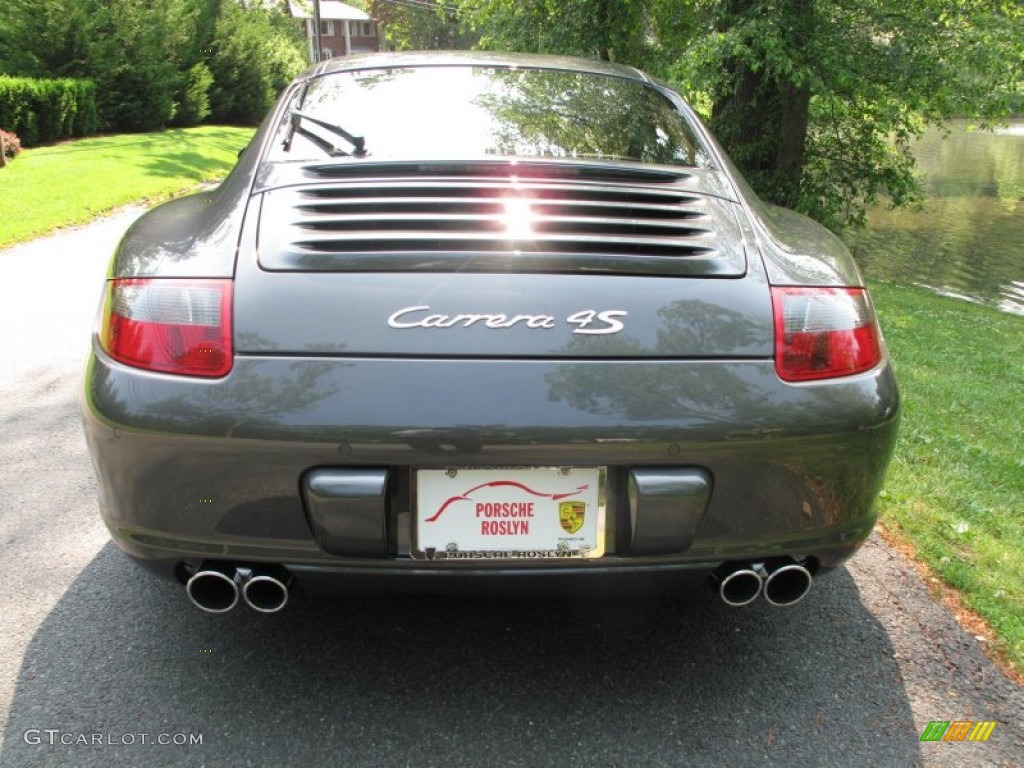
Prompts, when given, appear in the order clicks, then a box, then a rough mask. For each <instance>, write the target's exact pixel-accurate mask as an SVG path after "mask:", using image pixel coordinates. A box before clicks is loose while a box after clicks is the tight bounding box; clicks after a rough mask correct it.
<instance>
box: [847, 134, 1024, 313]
mask: <svg viewBox="0 0 1024 768" xmlns="http://www.w3.org/2000/svg"><path fill="white" fill-rule="evenodd" d="M914 155H915V157H916V158H917V163H918V167H919V169H920V171H921V174H922V177H923V182H924V191H925V195H926V201H925V203H924V205H923V206H922V208H921V209H920V210H902V211H887V210H885V209H884V208H882V207H878V208H876V209H874V210H872V211H869V212H868V226H867V228H866V229H865V230H864V231H861V232H851V233H849V234H848V235H847V242H848V243H849V245H850V247H851V249H852V250H853V252H854V255H855V256H856V257H857V262H858V263H859V264H860V267H861V269H862V270H864V273H865V275H866V276H867V277H868V278H869V279H871V278H881V279H886V280H894V281H896V282H900V283H905V284H918V285H925V286H928V287H930V288H933V289H934V290H937V291H939V292H941V293H943V294H947V295H951V296H956V297H959V298H966V299H969V300H974V301H980V302H983V303H986V304H990V305H992V306H996V307H998V308H1000V309H1002V310H1004V311H1007V312H1014V313H1016V314H1022V315H1024V249H1022V244H1024V120H1017V121H1014V122H1013V123H1012V124H1011V125H1010V126H1009V127H1008V128H1004V129H1002V130H999V131H996V132H985V131H969V130H967V126H966V124H959V125H954V127H953V131H952V132H951V133H950V135H949V136H948V137H946V138H943V135H942V133H941V132H939V131H932V132H929V133H928V134H926V135H925V136H924V137H923V138H922V140H921V141H920V142H919V143H918V144H917V145H916V146H915V148H914Z"/></svg>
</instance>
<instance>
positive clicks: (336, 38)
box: [305, 19, 380, 56]
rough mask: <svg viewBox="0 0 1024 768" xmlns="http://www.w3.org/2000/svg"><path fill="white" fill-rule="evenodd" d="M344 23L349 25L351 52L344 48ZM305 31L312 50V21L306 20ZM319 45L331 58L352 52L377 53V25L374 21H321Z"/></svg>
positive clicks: (378, 41)
mask: <svg viewBox="0 0 1024 768" xmlns="http://www.w3.org/2000/svg"><path fill="white" fill-rule="evenodd" d="M346 23H347V24H350V25H351V26H350V28H349V42H350V43H351V46H352V48H351V51H350V50H347V49H346V48H345V24H346ZM305 31H306V37H307V38H308V39H309V41H310V48H312V45H313V20H312V19H306V24H305ZM367 33H369V34H367ZM320 45H321V47H322V48H323V49H324V50H327V51H330V55H331V56H345V55H346V54H348V53H352V52H365V51H379V50H380V40H379V39H378V37H377V24H376V22H374V21H344V20H339V19H322V20H321V22H320Z"/></svg>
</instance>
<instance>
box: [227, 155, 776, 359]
mask: <svg viewBox="0 0 1024 768" xmlns="http://www.w3.org/2000/svg"><path fill="white" fill-rule="evenodd" d="M254 214H255V215H254ZM741 221H742V219H741V218H740V212H739V209H738V206H737V204H736V203H735V202H734V201H733V200H731V199H730V191H729V189H728V187H727V185H725V184H724V183H723V182H722V180H721V176H720V175H719V174H718V173H717V172H715V171H712V170H706V169H684V168H669V167H665V166H658V167H651V166H647V167H644V166H639V165H637V164H628V163H618V164H615V163H604V164H598V163H589V162H564V161H563V162H546V161H538V162H532V161H508V160H501V161H499V160H495V161H479V160H475V161H472V162H466V163H454V162H427V163H410V162H404V163H399V162H391V163H370V162H365V161H364V162H361V163H353V162H328V163H306V164H299V163H274V164H268V166H267V167H266V168H265V172H264V173H263V174H262V178H261V183H260V185H259V186H258V187H257V191H256V193H255V194H254V196H253V199H252V201H251V205H250V209H249V215H248V216H247V222H246V232H245V235H244V236H243V253H242V257H241V258H240V260H239V273H238V277H237V279H238V285H237V288H236V306H235V323H236V336H237V340H236V348H237V350H238V351H239V352H240V353H243V354H245V353H257V354H258V353H270V354H276V353H288V354H295V353H315V354H324V353H327V354H344V355H357V356H366V355H385V356H407V355H415V356H498V357H526V358H535V357H570V358H576V357H591V358H593V357H597V358H604V357H607V358H633V357H645V358H681V357H683V358H721V357H732V358H748V357H770V356H771V354H772V333H771V328H772V322H771V300H770V296H769V291H768V287H767V285H766V282H765V280H764V276H763V274H762V272H761V270H760V263H759V261H758V260H757V259H753V260H752V259H750V256H749V254H748V253H747V248H748V245H747V244H746V236H745V232H744V230H743V228H742V226H741ZM249 250H251V253H246V251H249Z"/></svg>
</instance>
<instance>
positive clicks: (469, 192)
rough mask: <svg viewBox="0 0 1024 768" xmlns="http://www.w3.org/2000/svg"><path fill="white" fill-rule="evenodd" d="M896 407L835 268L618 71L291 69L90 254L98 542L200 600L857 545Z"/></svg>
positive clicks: (820, 235)
mask: <svg viewBox="0 0 1024 768" xmlns="http://www.w3.org/2000/svg"><path fill="white" fill-rule="evenodd" d="M898 414H899V397H898V392H897V387H896V382H895V380H894V377H893V372H892V369H891V367H890V364H889V361H888V358H887V355H886V351H885V347H884V344H883V342H882V338H881V335H880V333H879V329H878V325H877V322H876V319H875V314H874V311H873V309H872V306H871V301H870V299H869V297H868V294H867V292H866V291H865V289H864V285H863V282H862V279H861V277H860V275H859V273H858V271H857V268H856V266H855V265H854V263H853V261H852V260H851V258H850V255H849V254H848V252H847V251H846V249H845V248H844V247H843V246H842V245H841V243H840V242H839V241H838V240H837V239H836V238H835V237H834V236H832V235H831V234H830V233H829V232H827V231H826V230H824V229H822V228H821V227H819V226H818V225H816V224H814V223H813V222H811V221H809V220H808V219H806V218H803V217H801V216H799V215H797V214H795V213H792V212H789V211H786V210H782V209H779V208H775V207H772V206H768V205H766V204H764V203H763V202H761V201H760V200H759V199H758V198H757V197H756V196H755V195H754V194H753V193H752V192H751V190H750V189H749V188H748V187H747V185H746V184H745V183H744V181H743V180H742V179H741V178H740V177H739V175H738V174H737V172H736V171H735V169H734V168H733V167H732V166H731V165H730V163H729V161H728V160H727V159H726V157H725V156H724V154H723V152H722V150H721V149H720V148H719V146H718V145H717V144H716V142H715V140H714V139H713V138H712V137H711V136H710V135H709V134H708V132H707V130H706V129H705V128H704V127H703V126H702V125H701V123H700V121H699V120H698V119H697V118H696V116H695V115H694V113H693V111H692V110H691V109H690V108H689V107H688V106H687V105H686V104H685V103H684V101H683V100H682V99H681V98H680V96H679V95H678V94H676V93H675V92H673V91H671V90H669V89H667V88H665V87H663V86H662V85H660V84H659V83H657V82H655V81H653V80H652V79H651V78H649V77H647V76H646V75H644V74H643V73H642V72H639V71H637V70H635V69H630V68H627V67H623V66H616V65H611V64H607V63H602V62H595V61H580V60H573V59H562V58H548V57H528V56H512V55H493V54H430V55H427V54H375V55H367V56H353V57H349V58H345V59H338V60H332V61H329V62H326V63H324V64H321V65H319V66H317V67H315V68H314V69H312V70H310V71H309V72H307V73H306V74H304V75H303V76H302V77H300V78H299V79H297V80H296V81H295V82H294V83H293V84H292V85H291V86H290V87H289V88H288V89H287V90H286V92H285V93H284V94H283V95H282V96H281V98H280V100H279V102H278V104H277V106H276V107H275V108H274V110H273V112H272V114H271V115H270V116H269V117H268V118H267V119H266V121H265V122H264V123H263V125H262V127H261V128H260V129H259V131H258V132H257V133H256V135H255V137H254V138H253V140H252V143H251V144H250V145H249V147H248V148H246V149H245V151H244V152H243V153H242V154H241V156H240V159H239V162H238V164H237V166H236V167H235V169H234V170H233V171H232V173H231V174H230V176H229V177H228V178H227V179H226V180H225V181H224V183H223V184H221V185H220V186H219V187H218V188H217V189H216V190H214V191H212V192H206V193H200V194H196V195H192V196H189V197H185V198H182V199H179V200H175V201H173V202H170V203H167V204H165V205H162V206H160V207H158V208H156V209H154V210H153V211H151V212H149V213H148V214H146V215H145V216H143V217H142V218H140V219H139V220H138V221H137V222H136V223H135V224H134V225H133V227H132V228H131V229H130V230H129V232H128V233H127V235H126V236H125V238H124V240H123V241H122V242H121V244H120V246H119V248H118V250H117V253H116V254H115V255H114V258H113V262H112V264H111V266H110V272H109V276H108V280H107V286H106V294H105V299H104V302H103V304H102V308H101V312H100V317H99V321H98V323H97V328H96V332H95V336H94V339H93V349H92V354H91V357H90V360H89V364H88V370H87V373H86V378H85V400H84V422H85V432H86V437H87V440H88V444H89V449H90V451H91V453H92V457H93V460H94V463H95V467H96V473H97V476H98V478H99V492H100V503H101V508H102V513H103V516H104V519H105V521H106V523H107V525H108V527H109V528H110V531H111V534H112V536H113V537H114V540H115V541H116V542H117V544H118V545H119V546H120V547H121V548H122V549H123V550H124V551H125V552H127V553H128V554H129V555H131V556H132V557H134V558H136V559H138V561H139V562H141V563H142V564H143V565H146V566H149V567H151V568H152V569H154V570H157V571H159V572H162V573H165V574H167V575H171V576H173V577H174V578H177V579H179V580H180V581H181V583H182V584H184V585H185V586H186V588H187V593H188V595H189V596H190V597H191V599H192V600H193V602H195V603H196V604H197V605H198V606H199V607H201V608H203V609H205V610H207V611H212V612H219V611H227V610H230V609H231V608H233V607H234V606H235V605H236V604H238V603H240V602H243V601H244V602H245V603H247V604H248V605H250V606H251V607H252V608H254V609H256V610H258V611H265V612H272V611H276V610H279V609H281V608H282V607H283V606H284V605H285V603H286V602H287V600H288V595H289V590H290V589H293V588H296V587H306V588H317V587H329V586H331V585H334V586H341V587H345V588H355V589H377V588H381V587H383V588H386V589H392V588H394V589H400V590H406V589H409V590H423V589H426V590H433V589H435V588H436V589H442V590H456V591H462V590H474V589H477V588H486V589H491V588H501V587H505V586H512V587H513V588H516V589H536V588H539V589H543V590H545V591H553V590H554V591H563V590H578V591H581V592H593V591H595V590H602V591H603V590H605V589H606V587H609V586H612V585H627V584H628V585H629V587H630V588H632V585H633V583H634V582H644V583H645V584H646V583H650V584H657V585H659V586H668V587H669V588H675V587H676V586H677V585H680V586H682V585H685V584H687V583H688V582H695V581H702V582H706V581H710V582H711V583H712V584H714V585H715V586H716V588H717V589H718V590H719V593H720V595H721V597H722V599H723V600H725V601H726V602H727V603H729V604H731V605H744V604H747V603H751V602H753V601H754V600H756V599H757V598H758V597H759V596H762V595H763V596H764V598H765V599H766V600H768V601H769V602H770V603H772V604H774V605H786V604H790V603H794V602H796V601H797V600H799V599H800V598H802V597H803V596H804V595H805V594H806V593H807V591H808V590H809V589H810V587H811V584H812V581H813V579H814V578H816V577H817V576H819V575H821V574H823V573H826V572H827V571H829V570H831V569H833V568H835V567H836V566H837V565H839V564H840V563H842V562H843V560H845V559H846V558H848V557H849V556H850V555H852V554H853V553H854V551H856V549H857V547H858V546H859V545H860V544H861V543H862V542H863V541H864V539H865V538H866V537H867V536H868V534H869V533H870V531H871V528H872V526H873V524H874V522H875V514H876V513H875V512H874V511H873V505H874V501H875V497H876V495H877V493H878V491H879V488H880V486H881V484H882V481H883V478H884V475H885V470H886V466H887V463H888V461H889V457H890V454H891V452H892V447H893V442H894V439H895V435H896V428H897V422H898Z"/></svg>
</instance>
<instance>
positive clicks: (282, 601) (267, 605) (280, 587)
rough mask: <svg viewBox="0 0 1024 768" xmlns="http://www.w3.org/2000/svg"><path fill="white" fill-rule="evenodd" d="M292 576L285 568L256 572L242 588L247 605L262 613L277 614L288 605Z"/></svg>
mask: <svg viewBox="0 0 1024 768" xmlns="http://www.w3.org/2000/svg"><path fill="white" fill-rule="evenodd" d="M290 584H291V574H290V573H288V572H287V571H285V570H284V569H283V568H281V569H274V570H273V571H266V570H256V571H253V575H252V577H251V578H249V579H248V580H247V581H246V582H245V585H244V586H243V587H242V598H243V599H244V600H245V604H246V605H248V606H249V607H250V608H252V609H253V610H254V611H259V612H260V613H277V612H278V611H280V610H281V609H282V608H284V607H285V606H286V605H287V604H288V587H289V585H290Z"/></svg>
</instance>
